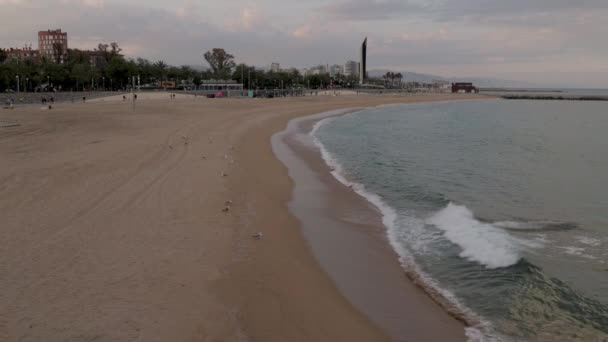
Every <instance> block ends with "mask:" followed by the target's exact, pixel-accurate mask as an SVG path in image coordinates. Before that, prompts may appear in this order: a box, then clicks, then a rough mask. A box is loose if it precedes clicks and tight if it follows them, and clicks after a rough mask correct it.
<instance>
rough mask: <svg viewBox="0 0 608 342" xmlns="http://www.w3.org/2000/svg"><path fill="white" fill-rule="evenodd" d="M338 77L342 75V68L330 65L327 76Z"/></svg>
mask: <svg viewBox="0 0 608 342" xmlns="http://www.w3.org/2000/svg"><path fill="white" fill-rule="evenodd" d="M338 75H344V66H342V65H338V64H335V65H332V66H331V68H329V76H331V77H337V76H338Z"/></svg>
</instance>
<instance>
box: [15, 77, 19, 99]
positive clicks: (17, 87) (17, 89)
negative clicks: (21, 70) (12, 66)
mask: <svg viewBox="0 0 608 342" xmlns="http://www.w3.org/2000/svg"><path fill="white" fill-rule="evenodd" d="M15 78H16V79H17V94H19V75H17V76H15Z"/></svg>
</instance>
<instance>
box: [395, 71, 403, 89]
mask: <svg viewBox="0 0 608 342" xmlns="http://www.w3.org/2000/svg"><path fill="white" fill-rule="evenodd" d="M395 77H396V78H397V79H398V80H399V88H401V85H402V81H403V75H402V74H401V73H400V72H398V73H397V74H396V75H395Z"/></svg>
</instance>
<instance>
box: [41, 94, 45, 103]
mask: <svg viewBox="0 0 608 342" xmlns="http://www.w3.org/2000/svg"><path fill="white" fill-rule="evenodd" d="M40 102H41V103H42V104H46V97H44V96H43V97H42V98H41V99H40Z"/></svg>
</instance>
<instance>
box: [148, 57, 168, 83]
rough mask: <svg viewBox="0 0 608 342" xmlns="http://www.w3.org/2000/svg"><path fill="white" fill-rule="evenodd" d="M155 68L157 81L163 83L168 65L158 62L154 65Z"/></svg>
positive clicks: (154, 72) (154, 73)
mask: <svg viewBox="0 0 608 342" xmlns="http://www.w3.org/2000/svg"><path fill="white" fill-rule="evenodd" d="M152 67H153V75H154V77H155V78H156V79H157V80H160V81H161V82H162V81H164V80H165V75H166V73H167V63H165V62H163V61H158V62H156V63H154V65H153V66H152Z"/></svg>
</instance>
